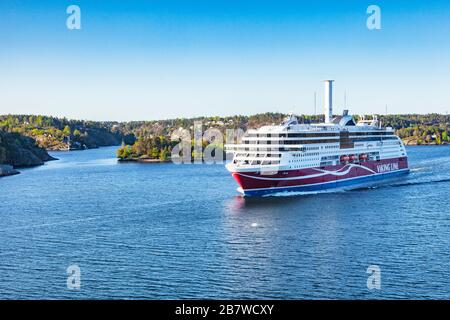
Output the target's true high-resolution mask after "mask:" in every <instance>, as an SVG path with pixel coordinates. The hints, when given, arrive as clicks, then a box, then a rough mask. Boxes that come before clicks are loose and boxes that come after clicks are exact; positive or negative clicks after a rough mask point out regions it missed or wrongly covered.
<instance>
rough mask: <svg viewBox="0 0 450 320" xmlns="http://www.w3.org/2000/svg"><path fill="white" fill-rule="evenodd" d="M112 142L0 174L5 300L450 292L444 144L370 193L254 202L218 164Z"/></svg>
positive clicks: (417, 153)
mask: <svg viewBox="0 0 450 320" xmlns="http://www.w3.org/2000/svg"><path fill="white" fill-rule="evenodd" d="M115 149H116V148H115V147H113V148H102V149H96V150H87V151H81V152H80V151H72V152H58V153H56V154H55V155H56V157H57V158H59V159H60V160H59V161H53V162H49V163H47V164H46V165H44V166H41V167H37V168H33V169H24V170H21V171H22V174H20V175H17V176H13V177H6V178H2V179H1V180H0V199H1V201H0V215H1V219H0V298H6V299H29V298H44V299H55V298H58V299H72V298H73V299H80V298H96V299H106V298H117V299H122V298H142V299H144V298H150V299H176V298H222V299H227V298H235V299H240V298H274V299H306V298H313V299H319V298H326V299H328V298H329V299H348V298H357V299H374V298H375V299H378V298H401V299H403V298H427V299H431V298H433V299H437V298H446V299H449V298H450V274H449V270H450V250H449V248H450V232H449V231H450V228H449V227H450V201H449V196H448V190H449V187H450V147H409V148H408V152H409V159H410V166H411V169H412V171H411V174H410V175H408V176H407V177H405V178H403V179H401V180H398V181H395V182H390V183H389V184H387V185H383V186H378V187H376V188H361V189H358V190H354V191H347V192H337V193H326V194H316V195H306V196H288V197H266V198H249V199H244V198H242V197H240V196H238V194H237V192H236V184H235V182H234V181H233V179H232V178H231V177H230V176H229V174H228V172H227V171H226V170H225V168H224V166H223V165H174V164H136V163H122V164H120V163H117V161H116V159H115V158H114V154H115ZM73 264H76V265H78V266H79V267H80V268H81V288H80V290H78V291H72V290H69V289H67V285H66V280H67V274H66V269H67V267H68V266H69V265H73ZM369 265H378V266H379V267H380V268H381V280H382V284H381V290H375V291H371V290H368V289H367V286H366V283H367V277H368V276H369V275H368V274H367V273H366V270H367V267H368V266H369Z"/></svg>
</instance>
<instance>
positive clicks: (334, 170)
mask: <svg viewBox="0 0 450 320" xmlns="http://www.w3.org/2000/svg"><path fill="white" fill-rule="evenodd" d="M407 168H408V160H407V158H406V157H404V158H393V159H386V160H379V161H367V162H361V163H359V162H355V163H349V164H345V165H344V164H342V165H336V166H326V167H315V168H305V169H296V170H283V171H278V172H276V173H272V174H270V175H269V174H265V173H260V172H259V171H253V172H233V173H232V175H233V177H234V179H235V180H236V181H237V183H238V184H239V186H240V187H241V188H242V189H244V190H246V189H260V188H282V187H294V186H304V185H309V184H319V183H325V182H333V181H340V180H344V179H349V178H356V177H363V176H370V175H373V174H379V173H388V172H395V171H399V170H404V169H407ZM326 171H329V173H327V172H326Z"/></svg>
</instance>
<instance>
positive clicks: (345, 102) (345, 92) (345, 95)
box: [344, 90, 347, 109]
mask: <svg viewBox="0 0 450 320" xmlns="http://www.w3.org/2000/svg"><path fill="white" fill-rule="evenodd" d="M344 109H347V90H345V91H344Z"/></svg>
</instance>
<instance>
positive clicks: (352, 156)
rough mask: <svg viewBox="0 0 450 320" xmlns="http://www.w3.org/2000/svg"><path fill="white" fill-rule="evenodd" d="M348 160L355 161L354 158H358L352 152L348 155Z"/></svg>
mask: <svg viewBox="0 0 450 320" xmlns="http://www.w3.org/2000/svg"><path fill="white" fill-rule="evenodd" d="M348 157H349V159H350V161H355V160H356V159H358V158H357V157H356V156H355V155H354V154H351V155H349V156H348Z"/></svg>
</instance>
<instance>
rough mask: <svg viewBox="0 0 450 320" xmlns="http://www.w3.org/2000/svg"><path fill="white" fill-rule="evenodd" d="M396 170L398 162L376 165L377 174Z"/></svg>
mask: <svg viewBox="0 0 450 320" xmlns="http://www.w3.org/2000/svg"><path fill="white" fill-rule="evenodd" d="M395 170H398V162H394V163H385V164H379V165H377V171H378V173H383V172H389V171H395Z"/></svg>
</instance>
